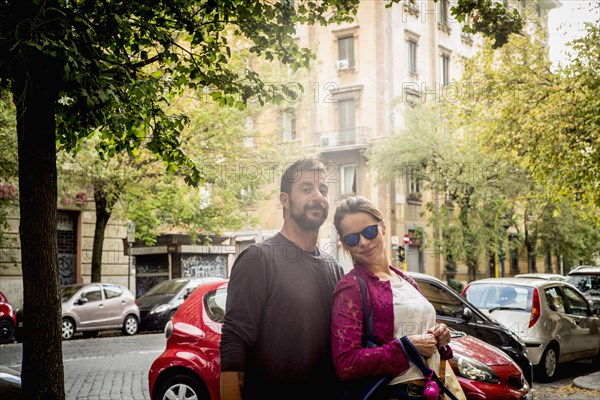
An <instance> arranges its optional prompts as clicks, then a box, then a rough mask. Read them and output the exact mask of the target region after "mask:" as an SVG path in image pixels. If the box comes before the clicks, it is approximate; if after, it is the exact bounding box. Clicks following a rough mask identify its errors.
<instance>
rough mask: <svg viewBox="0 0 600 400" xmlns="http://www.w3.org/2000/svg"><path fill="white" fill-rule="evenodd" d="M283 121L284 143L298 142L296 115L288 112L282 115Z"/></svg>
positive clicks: (291, 111)
mask: <svg viewBox="0 0 600 400" xmlns="http://www.w3.org/2000/svg"><path fill="white" fill-rule="evenodd" d="M282 120H283V134H282V136H283V141H284V142H291V141H293V140H296V113H295V112H294V111H293V110H286V111H284V112H283V113H282Z"/></svg>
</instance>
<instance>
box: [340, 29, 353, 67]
mask: <svg viewBox="0 0 600 400" xmlns="http://www.w3.org/2000/svg"><path fill="white" fill-rule="evenodd" d="M338 60H347V61H348V68H354V36H346V37H341V38H339V39H338Z"/></svg>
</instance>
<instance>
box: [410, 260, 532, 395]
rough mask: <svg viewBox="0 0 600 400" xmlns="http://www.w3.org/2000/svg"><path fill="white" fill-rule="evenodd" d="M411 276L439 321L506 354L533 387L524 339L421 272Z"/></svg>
mask: <svg viewBox="0 0 600 400" xmlns="http://www.w3.org/2000/svg"><path fill="white" fill-rule="evenodd" d="M408 274H409V275H410V276H411V277H412V278H413V279H414V280H415V281H416V282H417V284H418V285H419V289H421V292H423V295H425V297H426V298H427V300H429V302H430V303H431V304H432V305H433V307H434V308H435V312H436V314H437V319H438V320H439V321H442V322H443V323H445V324H446V325H448V326H449V327H450V328H452V329H455V330H457V331H462V332H465V333H467V334H468V335H471V336H475V337H476V338H478V339H481V340H483V341H484V342H487V343H489V344H491V345H494V346H496V347H497V348H499V349H500V350H502V351H504V352H505V353H506V354H508V355H509V356H510V357H511V358H512V359H513V360H514V361H515V362H516V363H517V365H518V366H519V367H521V369H522V370H523V374H524V375H525V379H527V382H529V384H530V385H532V384H533V368H532V366H531V362H530V361H529V358H528V356H527V348H526V347H525V342H523V339H521V338H520V337H519V336H518V335H516V334H515V333H513V332H511V331H510V330H509V329H508V328H506V327H505V326H504V325H502V324H500V323H498V322H496V321H495V320H493V319H492V318H490V317H488V316H487V315H486V314H485V313H483V312H482V311H480V310H478V309H477V307H475V306H474V305H473V304H471V303H470V302H469V301H467V300H466V299H465V298H464V297H461V296H460V295H459V294H458V293H457V292H456V291H454V289H452V288H450V287H449V286H448V285H446V284H445V283H444V282H442V281H441V280H439V279H437V278H434V277H432V276H429V275H425V274H421V273H418V272H408Z"/></svg>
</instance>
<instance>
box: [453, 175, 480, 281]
mask: <svg viewBox="0 0 600 400" xmlns="http://www.w3.org/2000/svg"><path fill="white" fill-rule="evenodd" d="M472 193H473V189H472V188H471V187H468V188H466V189H465V194H464V196H463V198H462V199H461V201H459V207H460V213H459V214H458V219H459V221H460V225H461V229H462V233H463V246H464V248H465V249H464V250H465V262H466V264H467V269H468V272H469V282H472V281H474V280H477V270H478V269H479V260H478V254H477V251H476V248H477V238H476V237H475V235H474V234H473V232H471V227H470V225H469V210H470V209H471V194H472Z"/></svg>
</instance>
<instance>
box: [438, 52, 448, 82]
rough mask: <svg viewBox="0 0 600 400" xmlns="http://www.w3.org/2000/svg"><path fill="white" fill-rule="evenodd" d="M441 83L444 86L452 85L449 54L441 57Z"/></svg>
mask: <svg viewBox="0 0 600 400" xmlns="http://www.w3.org/2000/svg"><path fill="white" fill-rule="evenodd" d="M440 72H441V77H440V79H441V81H442V85H447V84H449V83H450V56H449V55H448V54H442V57H441V68H440Z"/></svg>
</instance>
